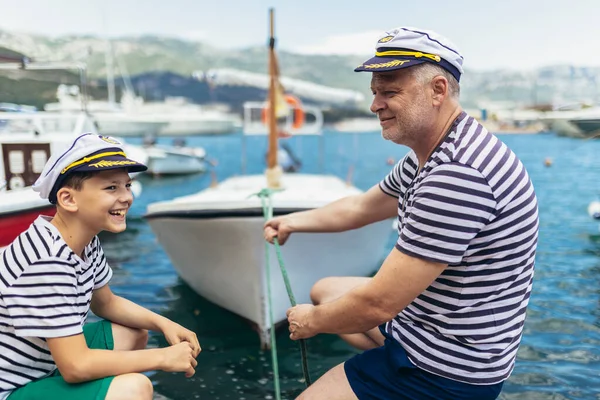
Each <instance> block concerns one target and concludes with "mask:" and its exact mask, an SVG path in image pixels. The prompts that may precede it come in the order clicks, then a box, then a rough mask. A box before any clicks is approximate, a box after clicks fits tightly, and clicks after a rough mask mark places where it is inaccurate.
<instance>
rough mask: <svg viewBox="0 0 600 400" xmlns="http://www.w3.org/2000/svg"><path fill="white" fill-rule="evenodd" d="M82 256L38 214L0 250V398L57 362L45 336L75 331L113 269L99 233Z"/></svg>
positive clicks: (59, 335)
mask: <svg viewBox="0 0 600 400" xmlns="http://www.w3.org/2000/svg"><path fill="white" fill-rule="evenodd" d="M84 254H85V257H84V258H85V259H81V258H80V257H79V256H77V255H76V254H75V253H73V251H72V250H71V249H70V248H69V246H68V245H67V244H66V243H65V241H64V240H63V239H62V237H61V235H60V233H59V232H58V230H57V229H56V227H55V226H54V225H52V224H51V223H50V218H48V217H44V216H40V217H38V219H36V220H35V222H34V223H33V224H31V226H30V227H29V228H28V229H27V230H26V231H25V232H23V233H21V235H19V237H17V239H15V241H14V242H13V243H11V244H10V246H8V247H6V248H5V249H4V250H3V251H2V253H1V254H0V400H4V399H5V398H6V397H8V395H9V394H10V392H11V391H12V390H15V389H18V388H20V387H22V386H24V385H26V384H27V383H29V382H31V381H34V380H36V379H39V378H41V377H44V376H46V375H48V374H49V373H51V372H53V371H54V369H56V365H55V363H54V361H53V359H52V356H51V355H50V351H49V350H48V345H47V343H46V340H45V338H55V337H64V336H71V335H77V334H80V333H82V332H83V329H82V328H83V324H84V322H85V319H86V317H87V314H88V312H89V309H90V302H91V299H92V291H93V290H96V289H99V288H101V287H102V286H104V285H106V284H107V283H108V281H109V280H110V278H111V277H112V270H111V268H110V267H109V265H108V263H107V262H106V258H105V257H104V253H103V251H102V248H101V247H100V241H99V240H98V238H97V237H94V239H93V240H92V241H91V242H90V244H89V245H87V246H86V247H85V251H84Z"/></svg>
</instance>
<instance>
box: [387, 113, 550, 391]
mask: <svg viewBox="0 0 600 400" xmlns="http://www.w3.org/2000/svg"><path fill="white" fill-rule="evenodd" d="M418 165H419V163H418V161H417V157H416V155H415V153H414V152H409V153H408V154H407V155H406V156H405V157H404V158H403V159H402V160H401V161H400V162H399V163H398V164H397V165H396V166H395V167H394V169H393V170H392V171H391V172H390V174H389V175H388V176H387V177H386V178H385V179H384V180H382V181H381V183H380V185H379V186H380V188H381V189H382V190H383V191H384V192H385V193H386V194H388V195H391V196H394V197H398V199H399V201H398V204H399V206H398V234H399V237H398V241H397V243H396V248H397V249H398V250H399V251H401V252H403V253H405V254H407V255H409V256H413V257H417V258H420V259H426V260H430V261H433V262H439V263H444V264H448V267H447V268H446V269H445V270H444V272H443V273H442V274H441V275H440V276H439V277H438V278H437V279H436V280H435V281H434V282H433V283H432V284H431V285H430V286H429V287H428V288H427V289H426V290H425V291H424V292H423V293H421V294H420V295H419V296H418V297H417V298H416V299H414V300H413V301H412V302H411V303H410V304H409V305H408V306H407V307H406V308H405V309H404V310H403V311H402V312H400V313H399V314H398V316H396V318H394V319H393V320H392V321H389V322H387V323H386V325H385V330H386V333H387V334H388V335H389V336H391V337H393V338H394V339H395V340H397V341H398V342H399V343H400V344H401V345H402V346H403V347H404V349H405V350H406V352H407V354H408V357H409V359H410V360H411V362H413V363H414V364H415V365H416V366H418V367H419V368H422V369H424V370H426V371H428V372H431V373H433V374H436V375H440V376H443V377H446V378H449V379H453V380H456V381H460V382H465V383H470V384H477V385H488V384H494V383H499V382H501V381H503V380H505V379H507V378H508V377H509V375H510V373H511V372H512V370H513V368H514V364H515V358H516V354H517V348H518V347H519V343H520V341H521V335H522V332H523V323H524V320H525V311H526V308H527V304H528V302H529V296H530V292H531V284H532V279H533V270H534V257H535V250H536V245H537V238H538V225H539V222H538V210H537V199H536V196H535V193H534V189H533V185H532V184H531V181H530V179H529V176H528V174H527V171H526V170H525V168H524V166H523V164H522V163H521V162H520V161H519V159H517V157H516V156H515V154H514V153H513V152H512V151H511V150H510V149H508V148H507V147H506V145H505V144H504V143H502V142H501V141H500V140H498V138H496V137H495V136H494V135H492V134H490V133H489V132H488V131H487V130H486V129H485V128H484V127H483V126H482V125H480V124H479V123H478V122H477V121H476V120H475V119H473V118H471V117H469V116H467V114H466V113H464V112H463V113H461V114H460V115H459V116H458V117H457V119H456V120H455V122H454V125H453V126H452V128H451V129H450V132H449V133H448V135H447V136H446V137H445V139H444V140H443V142H442V143H441V144H440V145H439V146H438V147H437V148H436V149H435V150H434V152H433V153H432V155H431V156H430V158H429V159H428V160H427V161H426V163H425V165H424V166H423V168H422V169H421V170H420V171H419V170H418Z"/></svg>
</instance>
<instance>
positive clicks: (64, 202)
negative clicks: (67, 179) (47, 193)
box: [56, 187, 78, 212]
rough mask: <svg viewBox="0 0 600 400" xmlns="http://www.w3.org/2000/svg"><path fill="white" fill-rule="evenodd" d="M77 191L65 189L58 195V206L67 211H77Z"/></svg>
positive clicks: (60, 190)
mask: <svg viewBox="0 0 600 400" xmlns="http://www.w3.org/2000/svg"><path fill="white" fill-rule="evenodd" d="M74 191H75V189H73V188H69V187H63V188H60V189H59V190H58V192H57V193H56V204H58V205H60V206H61V207H62V208H64V209H65V210H67V211H72V212H75V211H77V208H78V207H77V201H76V200H75V196H74V194H75V193H74Z"/></svg>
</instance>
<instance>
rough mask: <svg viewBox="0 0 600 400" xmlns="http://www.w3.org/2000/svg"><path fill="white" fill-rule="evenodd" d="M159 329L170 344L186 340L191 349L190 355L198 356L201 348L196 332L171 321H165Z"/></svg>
mask: <svg viewBox="0 0 600 400" xmlns="http://www.w3.org/2000/svg"><path fill="white" fill-rule="evenodd" d="M161 331H162V333H163V335H165V339H167V342H169V344H170V345H171V346H173V345H176V344H179V343H181V342H188V343H189V344H190V346H191V348H192V350H193V353H192V355H193V356H194V358H196V357H198V354H200V351H201V350H202V348H201V347H200V343H199V342H198V338H197V337H196V334H195V333H194V332H192V331H190V330H189V329H186V328H184V327H183V326H181V325H179V324H177V323H175V322H173V321H167V322H166V324H164V326H163V327H162V329H161Z"/></svg>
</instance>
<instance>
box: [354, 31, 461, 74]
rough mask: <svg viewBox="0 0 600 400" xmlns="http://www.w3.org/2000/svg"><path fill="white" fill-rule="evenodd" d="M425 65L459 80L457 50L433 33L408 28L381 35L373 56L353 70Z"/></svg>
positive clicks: (379, 69) (443, 38)
mask: <svg viewBox="0 0 600 400" xmlns="http://www.w3.org/2000/svg"><path fill="white" fill-rule="evenodd" d="M425 62H429V63H432V64H435V65H439V66H440V67H442V68H444V69H445V70H447V71H448V72H450V73H451V74H452V76H454V77H455V78H456V80H457V81H460V76H461V75H462V73H463V67H462V65H463V56H462V55H461V54H460V52H459V51H458V49H457V47H456V46H455V45H454V44H453V43H452V42H451V41H450V40H448V39H446V38H445V37H443V36H441V35H438V34H437V33H435V32H433V31H429V30H425V29H417V28H411V27H399V28H395V29H392V30H390V31H387V32H385V33H384V34H382V35H381V36H380V38H379V40H378V41H377V44H376V46H375V57H372V58H370V59H368V60H367V61H365V62H364V63H362V64H361V65H359V66H358V67H356V69H354V71H356V72H361V71H368V72H384V71H393V70H396V69H401V68H408V67H413V66H415V65H419V64H423V63H425Z"/></svg>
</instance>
